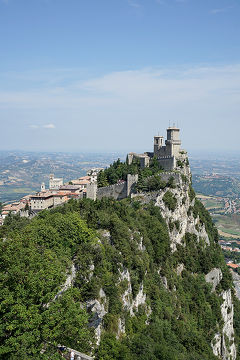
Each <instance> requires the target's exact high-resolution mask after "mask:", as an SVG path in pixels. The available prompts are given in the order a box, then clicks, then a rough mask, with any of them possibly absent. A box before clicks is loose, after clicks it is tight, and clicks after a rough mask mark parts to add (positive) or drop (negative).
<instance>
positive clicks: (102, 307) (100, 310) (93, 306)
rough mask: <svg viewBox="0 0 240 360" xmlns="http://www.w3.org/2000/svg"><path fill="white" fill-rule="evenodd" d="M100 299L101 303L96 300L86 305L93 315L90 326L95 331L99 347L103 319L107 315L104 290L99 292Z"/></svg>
mask: <svg viewBox="0 0 240 360" xmlns="http://www.w3.org/2000/svg"><path fill="white" fill-rule="evenodd" d="M99 298H100V300H101V302H100V301H99V300H98V299H95V300H89V301H87V303H86V305H87V308H88V310H89V311H91V312H92V313H93V316H92V318H91V320H90V323H89V325H90V326H92V327H93V328H94V329H95V336H96V345H97V346H98V345H99V344H100V339H101V333H102V322H103V318H104V316H105V315H106V314H107V304H106V294H105V292H104V291H103V289H100V291H99Z"/></svg>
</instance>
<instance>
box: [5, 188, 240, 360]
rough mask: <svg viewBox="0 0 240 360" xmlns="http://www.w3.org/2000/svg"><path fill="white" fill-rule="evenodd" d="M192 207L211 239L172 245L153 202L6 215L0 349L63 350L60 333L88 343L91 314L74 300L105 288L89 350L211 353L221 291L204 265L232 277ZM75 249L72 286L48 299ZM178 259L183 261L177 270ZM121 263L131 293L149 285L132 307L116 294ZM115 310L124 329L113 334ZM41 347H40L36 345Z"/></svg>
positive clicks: (83, 204)
mask: <svg viewBox="0 0 240 360" xmlns="http://www.w3.org/2000/svg"><path fill="white" fill-rule="evenodd" d="M167 193H168V194H167ZM167 193H166V194H167V195H166V194H165V195H166V196H165V201H166V204H167V206H168V207H169V208H171V209H173V210H174V208H175V206H176V199H175V198H174V196H173V194H172V193H171V191H168V192H167ZM192 212H193V213H194V216H199V218H200V222H203V223H204V224H205V226H206V230H207V232H208V235H209V240H210V245H209V246H206V244H204V243H203V242H201V241H200V242H199V243H198V242H197V239H196V237H195V236H194V235H192V234H188V233H187V234H186V235H185V238H184V244H183V245H182V246H178V248H177V251H176V252H174V253H172V252H171V249H170V240H169V233H168V227H167V225H166V223H165V220H164V219H163V217H162V215H161V212H160V209H159V208H158V207H156V206H154V204H151V203H150V204H148V205H146V204H145V205H141V203H140V202H137V201H133V202H131V201H130V200H129V199H125V200H123V201H121V202H117V201H114V200H112V199H106V198H105V199H102V200H101V201H95V202H93V201H91V200H88V199H84V200H82V201H74V200H73V201H69V202H68V203H67V204H65V205H64V206H61V207H58V208H55V209H53V210H51V211H43V212H42V213H40V214H39V216H38V217H35V218H34V219H33V220H31V221H28V220H26V219H21V218H19V217H15V216H9V217H8V218H7V220H6V222H5V224H4V225H3V226H2V227H1V228H0V236H1V238H2V239H5V240H4V241H2V242H1V252H0V276H1V280H2V281H1V285H0V300H1V307H0V314H1V319H2V322H1V331H0V341H1V348H0V357H1V358H7V359H10V360H11V359H17V358H18V359H19V358H20V359H25V358H26V357H27V358H28V359H50V358H51V359H58V358H59V359H60V356H59V355H58V353H57V350H56V345H57V344H59V343H60V344H64V345H65V346H69V347H72V348H75V349H76V350H79V351H82V352H87V351H88V350H89V349H90V347H91V339H92V340H93V339H94V336H93V334H92V333H91V329H90V328H89V327H88V325H87V323H88V321H89V320H90V322H91V317H92V315H91V313H88V312H87V311H86V309H85V307H83V306H81V305H80V304H81V303H84V302H85V301H86V300H89V299H94V298H99V291H100V289H103V291H104V292H105V294H106V296H107V298H108V314H107V315H106V316H105V317H104V329H103V333H102V338H101V344H100V347H99V349H96V354H95V355H96V359H98V360H123V359H124V360H134V359H139V360H146V359H149V360H155V359H156V360H157V359H161V360H162V359H165V360H176V359H178V360H200V359H201V360H202V359H204V360H214V359H216V357H215V356H214V355H213V353H212V349H211V346H210V342H211V340H212V338H213V336H214V334H215V333H216V332H217V331H218V330H219V329H221V326H222V323H221V321H220V319H221V314H220V305H221V300H220V297H218V296H217V294H215V293H212V292H211V285H209V284H206V282H205V280H204V274H206V273H207V272H208V271H209V270H210V269H211V268H213V267H216V266H217V267H221V269H222V271H223V274H224V277H223V280H222V281H221V283H220V285H219V287H218V291H219V292H220V291H221V290H222V289H226V288H229V287H231V279H230V277H229V271H228V269H227V268H226V265H225V262H224V258H223V256H222V253H221V250H220V248H219V246H218V244H217V241H218V235H217V231H216V229H215V228H214V226H213V223H212V220H211V217H210V215H209V214H208V212H207V211H206V210H205V209H204V207H203V206H202V204H201V203H200V202H198V201H196V203H195V206H194V208H192ZM173 226H174V227H176V228H178V227H179V226H180V224H179V223H178V222H174V223H173ZM140 243H142V246H143V247H144V249H145V250H144V251H143V250H142V248H141V247H140V246H139V245H140ZM73 259H74V262H75V264H76V266H77V269H78V271H77V274H76V279H75V283H74V287H73V288H71V289H69V290H67V291H66V292H64V293H63V294H62V296H59V297H58V298H57V299H56V300H55V301H52V300H53V299H54V296H55V295H56V294H57V293H58V291H59V290H60V286H61V284H63V283H64V281H65V279H66V271H67V269H70V266H71V263H72V260H73ZM180 263H182V264H184V270H183V271H182V274H181V275H179V276H178V275H177V273H176V268H177V266H178V264H180ZM90 265H94V267H91V266H90ZM125 269H128V271H129V274H130V279H131V280H130V281H131V287H132V292H133V294H132V296H133V297H135V296H136V294H137V293H138V292H139V289H140V286H141V285H143V287H144V293H146V295H147V300H146V304H145V305H141V306H140V307H139V308H138V310H137V309H135V310H134V312H135V316H133V317H132V316H130V315H129V312H127V311H126V309H124V308H123V303H122V299H121V297H122V295H123V294H124V292H125V290H126V289H127V288H128V286H129V284H128V281H127V280H126V279H125V280H123V279H122V280H121V278H120V271H123V270H125ZM163 278H166V283H167V288H165V287H164V286H163V281H162V279H163ZM44 304H49V307H46V306H45V305H44ZM149 309H151V312H150V311H149ZM119 318H121V319H122V320H123V321H124V322H125V327H126V334H125V335H123V336H121V337H120V339H116V331H117V328H118V321H119ZM236 321H237V322H239V320H238V319H237V320H236ZM239 323H240V322H239ZM49 344H51V346H50V345H49ZM42 348H46V352H45V353H43V354H40V351H41V349H42Z"/></svg>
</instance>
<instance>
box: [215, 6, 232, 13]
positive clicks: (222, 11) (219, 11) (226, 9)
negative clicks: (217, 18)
mask: <svg viewBox="0 0 240 360" xmlns="http://www.w3.org/2000/svg"><path fill="white" fill-rule="evenodd" d="M232 8H233V6H227V7H223V8H217V9H212V10H211V11H210V14H213V15H216V14H220V13H225V12H227V11H228V10H230V9H232Z"/></svg>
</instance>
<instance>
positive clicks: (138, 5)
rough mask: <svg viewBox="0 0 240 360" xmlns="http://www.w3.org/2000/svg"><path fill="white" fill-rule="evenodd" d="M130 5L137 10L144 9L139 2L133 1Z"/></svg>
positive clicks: (129, 1) (129, 0)
mask: <svg viewBox="0 0 240 360" xmlns="http://www.w3.org/2000/svg"><path fill="white" fill-rule="evenodd" d="M128 4H129V5H130V6H132V7H134V8H137V9H139V8H141V7H142V5H141V4H140V3H138V2H137V1H133V0H128Z"/></svg>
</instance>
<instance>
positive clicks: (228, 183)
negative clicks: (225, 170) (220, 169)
mask: <svg viewBox="0 0 240 360" xmlns="http://www.w3.org/2000/svg"><path fill="white" fill-rule="evenodd" d="M192 182H193V187H194V190H195V191H196V192H197V193H201V194H204V195H212V196H221V197H230V198H231V197H232V198H236V197H240V181H239V180H238V179H236V178H233V177H230V176H221V175H196V174H195V175H193V177H192Z"/></svg>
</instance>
